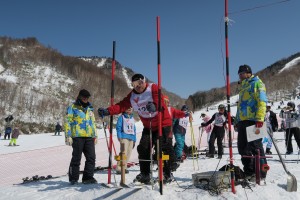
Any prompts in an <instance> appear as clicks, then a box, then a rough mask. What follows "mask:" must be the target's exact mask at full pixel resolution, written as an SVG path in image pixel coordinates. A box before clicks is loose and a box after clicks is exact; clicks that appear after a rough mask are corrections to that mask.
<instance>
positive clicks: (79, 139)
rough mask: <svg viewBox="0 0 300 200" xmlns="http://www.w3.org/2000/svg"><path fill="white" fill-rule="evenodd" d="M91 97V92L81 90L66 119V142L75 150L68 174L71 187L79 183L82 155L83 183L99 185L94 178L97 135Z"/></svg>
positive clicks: (69, 108) (68, 110)
mask: <svg viewBox="0 0 300 200" xmlns="http://www.w3.org/2000/svg"><path fill="white" fill-rule="evenodd" d="M90 96H91V94H90V93H89V91H87V90H85V89H82V90H80V92H79V94H78V96H77V99H76V101H75V102H74V103H73V104H72V105H70V106H69V107H68V109H67V115H66V118H65V124H64V127H65V128H64V129H65V137H66V138H65V141H66V144H67V145H72V148H73V152H72V159H71V162H70V166H69V173H68V174H69V182H70V184H71V185H74V184H77V183H78V179H79V166H80V162H81V155H82V153H83V154H84V156H85V158H86V161H85V166H84V171H83V175H82V183H84V184H90V183H97V180H96V179H95V178H94V169H95V161H96V153H95V145H96V144H97V133H96V125H95V116H94V113H93V111H94V108H93V106H92V104H91V103H90V102H89V101H88V100H89V97H90Z"/></svg>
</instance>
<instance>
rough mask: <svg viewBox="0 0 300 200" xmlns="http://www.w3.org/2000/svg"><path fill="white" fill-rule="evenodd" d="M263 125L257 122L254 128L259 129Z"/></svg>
mask: <svg viewBox="0 0 300 200" xmlns="http://www.w3.org/2000/svg"><path fill="white" fill-rule="evenodd" d="M263 125H264V122H260V121H257V122H256V123H255V127H256V128H261V127H262V126H263Z"/></svg>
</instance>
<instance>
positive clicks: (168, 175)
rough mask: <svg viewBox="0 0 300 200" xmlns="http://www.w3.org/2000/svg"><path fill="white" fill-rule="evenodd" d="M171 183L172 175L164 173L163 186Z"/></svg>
mask: <svg viewBox="0 0 300 200" xmlns="http://www.w3.org/2000/svg"><path fill="white" fill-rule="evenodd" d="M172 181H174V176H173V173H170V174H167V173H164V180H163V182H164V184H167V183H171V182H172Z"/></svg>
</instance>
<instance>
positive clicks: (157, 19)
mask: <svg viewBox="0 0 300 200" xmlns="http://www.w3.org/2000/svg"><path fill="white" fill-rule="evenodd" d="M156 29H157V31H156V33H157V72H158V73H157V74H158V140H157V143H158V156H159V161H158V163H159V165H158V166H159V170H158V174H159V192H160V194H161V195H163V162H162V113H161V111H162V107H161V103H162V102H161V72H160V71H161V70H160V17H159V16H157V17H156Z"/></svg>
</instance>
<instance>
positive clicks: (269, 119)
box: [265, 104, 278, 154]
mask: <svg viewBox="0 0 300 200" xmlns="http://www.w3.org/2000/svg"><path fill="white" fill-rule="evenodd" d="M265 122H266V123H267V131H268V135H267V146H266V154H272V152H271V148H272V144H273V143H272V139H271V137H270V136H269V134H270V135H271V136H272V137H273V132H275V131H277V130H278V121H277V117H276V114H275V113H274V112H273V111H272V110H271V105H268V104H267V108H266V116H265Z"/></svg>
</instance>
